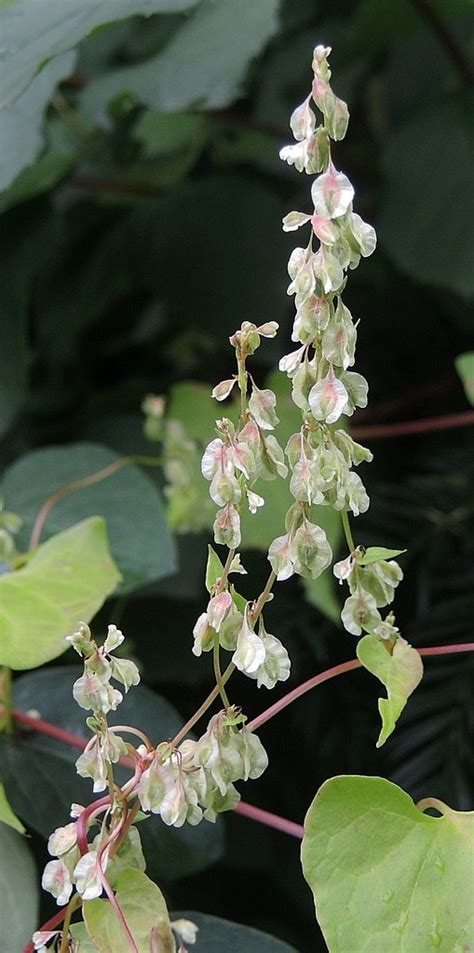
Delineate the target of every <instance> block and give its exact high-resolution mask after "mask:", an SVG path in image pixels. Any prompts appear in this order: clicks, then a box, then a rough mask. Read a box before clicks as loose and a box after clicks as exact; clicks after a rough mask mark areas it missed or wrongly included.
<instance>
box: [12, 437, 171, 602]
mask: <svg viewBox="0 0 474 953" xmlns="http://www.w3.org/2000/svg"><path fill="white" fill-rule="evenodd" d="M118 459H119V457H118V455H117V454H115V453H114V452H113V451H112V450H109V449H107V448H105V447H101V446H99V445H97V444H92V443H74V444H68V445H67V446H62V447H47V448H45V449H41V450H33V451H32V452H31V453H28V454H26V456H24V457H21V458H20V459H19V460H17V461H16V462H15V463H14V464H13V465H12V466H11V467H9V468H8V469H7V471H6V473H5V479H4V484H3V493H4V496H5V501H6V502H7V504H8V508H9V509H11V510H12V511H13V512H16V513H19V514H21V516H22V518H23V520H24V524H23V529H22V532H21V534H20V535H19V541H20V545H21V544H24V545H26V544H27V540H28V537H29V534H30V532H31V529H32V527H33V525H34V522H35V519H36V517H37V515H38V512H39V510H40V508H41V506H42V505H43V503H44V502H45V500H47V499H48V497H49V496H51V494H52V493H54V492H55V491H56V490H58V489H60V488H61V487H63V486H66V485H68V484H69V483H73V482H75V481H76V480H81V479H82V478H84V477H86V476H90V475H91V474H94V473H97V472H98V471H99V470H101V469H103V468H105V467H108V466H110V465H111V464H114V463H115V462H116V461H117V460H118ZM32 472H34V474H35V479H34V481H33V480H32V479H31V473H32ZM95 513H97V514H99V515H100V516H102V517H103V518H104V519H105V520H106V522H107V531H108V534H109V539H110V548H111V551H112V555H113V557H114V559H115V560H116V562H117V565H118V567H119V569H120V571H121V573H122V576H123V582H122V585H121V586H120V590H119V591H121V592H130V591H131V590H133V589H136V588H137V587H138V586H142V585H144V584H145V583H147V582H151V581H153V580H155V579H161V578H162V577H163V576H167V575H169V574H170V573H171V572H173V570H174V569H175V549H174V543H173V540H172V537H171V534H170V531H169V528H168V524H167V520H166V513H165V509H164V506H163V503H162V500H161V496H160V493H159V490H158V488H157V487H156V485H155V483H154V482H153V480H152V479H151V478H150V477H149V476H148V474H146V473H144V472H143V471H142V470H140V468H139V467H136V466H131V465H126V466H124V467H122V468H121V469H119V470H118V471H117V472H115V473H113V474H112V475H111V476H109V477H107V478H106V479H104V480H102V481H101V482H98V483H95V484H94V485H92V486H88V487H84V488H81V489H78V490H76V491H75V492H73V493H70V494H68V495H67V496H65V497H64V498H63V499H62V500H60V502H58V504H57V505H56V506H55V507H54V508H53V510H52V511H51V514H50V515H49V516H48V519H47V521H46V524H45V535H46V536H47V535H50V534H51V533H57V532H60V531H61V530H64V529H65V528H66V527H68V526H71V524H73V523H76V522H77V521H78V520H80V519H84V517H86V516H90V515H92V514H95Z"/></svg>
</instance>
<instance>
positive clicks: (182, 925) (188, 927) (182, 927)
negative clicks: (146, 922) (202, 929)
mask: <svg viewBox="0 0 474 953" xmlns="http://www.w3.org/2000/svg"><path fill="white" fill-rule="evenodd" d="M171 929H172V930H173V932H174V933H176V934H177V936H178V937H179V940H180V941H182V942H183V943H195V942H196V937H197V935H198V932H199V927H197V926H196V924H195V923H193V922H192V920H184V919H182V918H180V919H179V920H172V921H171ZM178 953H179V950H178Z"/></svg>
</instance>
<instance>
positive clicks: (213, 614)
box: [207, 589, 232, 632]
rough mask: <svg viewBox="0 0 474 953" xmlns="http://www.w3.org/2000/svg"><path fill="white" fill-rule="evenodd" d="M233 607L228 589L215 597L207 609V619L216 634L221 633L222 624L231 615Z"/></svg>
mask: <svg viewBox="0 0 474 953" xmlns="http://www.w3.org/2000/svg"><path fill="white" fill-rule="evenodd" d="M231 607H232V596H231V594H230V592H229V591H228V590H227V589H226V590H225V591H224V592H220V593H218V595H216V596H213V597H212V599H211V600H210V601H209V604H208V607H207V618H208V620H209V625H210V626H211V627H212V628H213V629H214V630H215V632H220V629H221V626H222V623H223V622H224V619H225V618H226V616H227V615H228V614H229V611H230V609H231Z"/></svg>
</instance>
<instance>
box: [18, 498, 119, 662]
mask: <svg viewBox="0 0 474 953" xmlns="http://www.w3.org/2000/svg"><path fill="white" fill-rule="evenodd" d="M120 579H121V576H120V573H119V571H118V569H117V566H116V565H115V562H114V561H113V559H112V557H111V555H110V550H109V544H108V539H107V530H106V524H105V520H103V519H102V517H100V516H93V517H91V518H90V519H87V520H83V521H82V522H81V523H77V524H76V525H75V526H71V527H70V529H67V530H64V532H62V533H58V534H57V535H56V536H52V537H51V538H50V539H48V541H47V542H46V543H43V545H42V546H39V547H38V549H37V550H36V551H35V552H34V553H33V554H32V556H31V558H29V559H28V562H27V564H26V566H24V567H23V568H22V569H18V570H17V571H16V572H8V573H5V574H4V575H3V576H0V665H8V666H9V667H10V668H13V669H26V668H36V667H37V666H38V665H43V664H44V663H45V662H49V661H50V660H51V659H54V658H57V657H58V655H62V653H63V652H65V651H66V649H67V648H68V647H69V642H67V641H66V639H65V637H66V635H68V633H70V632H72V631H73V630H74V629H76V628H77V626H78V624H79V622H81V621H83V622H89V621H90V620H91V619H92V618H93V617H94V616H95V614H96V612H97V611H98V610H99V609H100V607H101V606H102V604H103V603H104V602H105V599H106V598H107V596H110V595H111V594H112V592H113V591H114V589H115V587H116V585H117V583H118V582H119V580H120Z"/></svg>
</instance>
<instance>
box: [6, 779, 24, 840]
mask: <svg viewBox="0 0 474 953" xmlns="http://www.w3.org/2000/svg"><path fill="white" fill-rule="evenodd" d="M0 822H1V823H2V824H8V827H12V828H13V830H14V831H18V833H19V834H26V830H25V828H24V827H23V824H22V823H21V821H20V819H19V818H18V817H17V816H16V814H14V813H13V811H12V809H11V807H10V805H9V803H8V801H7V795H6V793H5V788H4V786H3V784H2V782H1V781H0Z"/></svg>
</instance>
